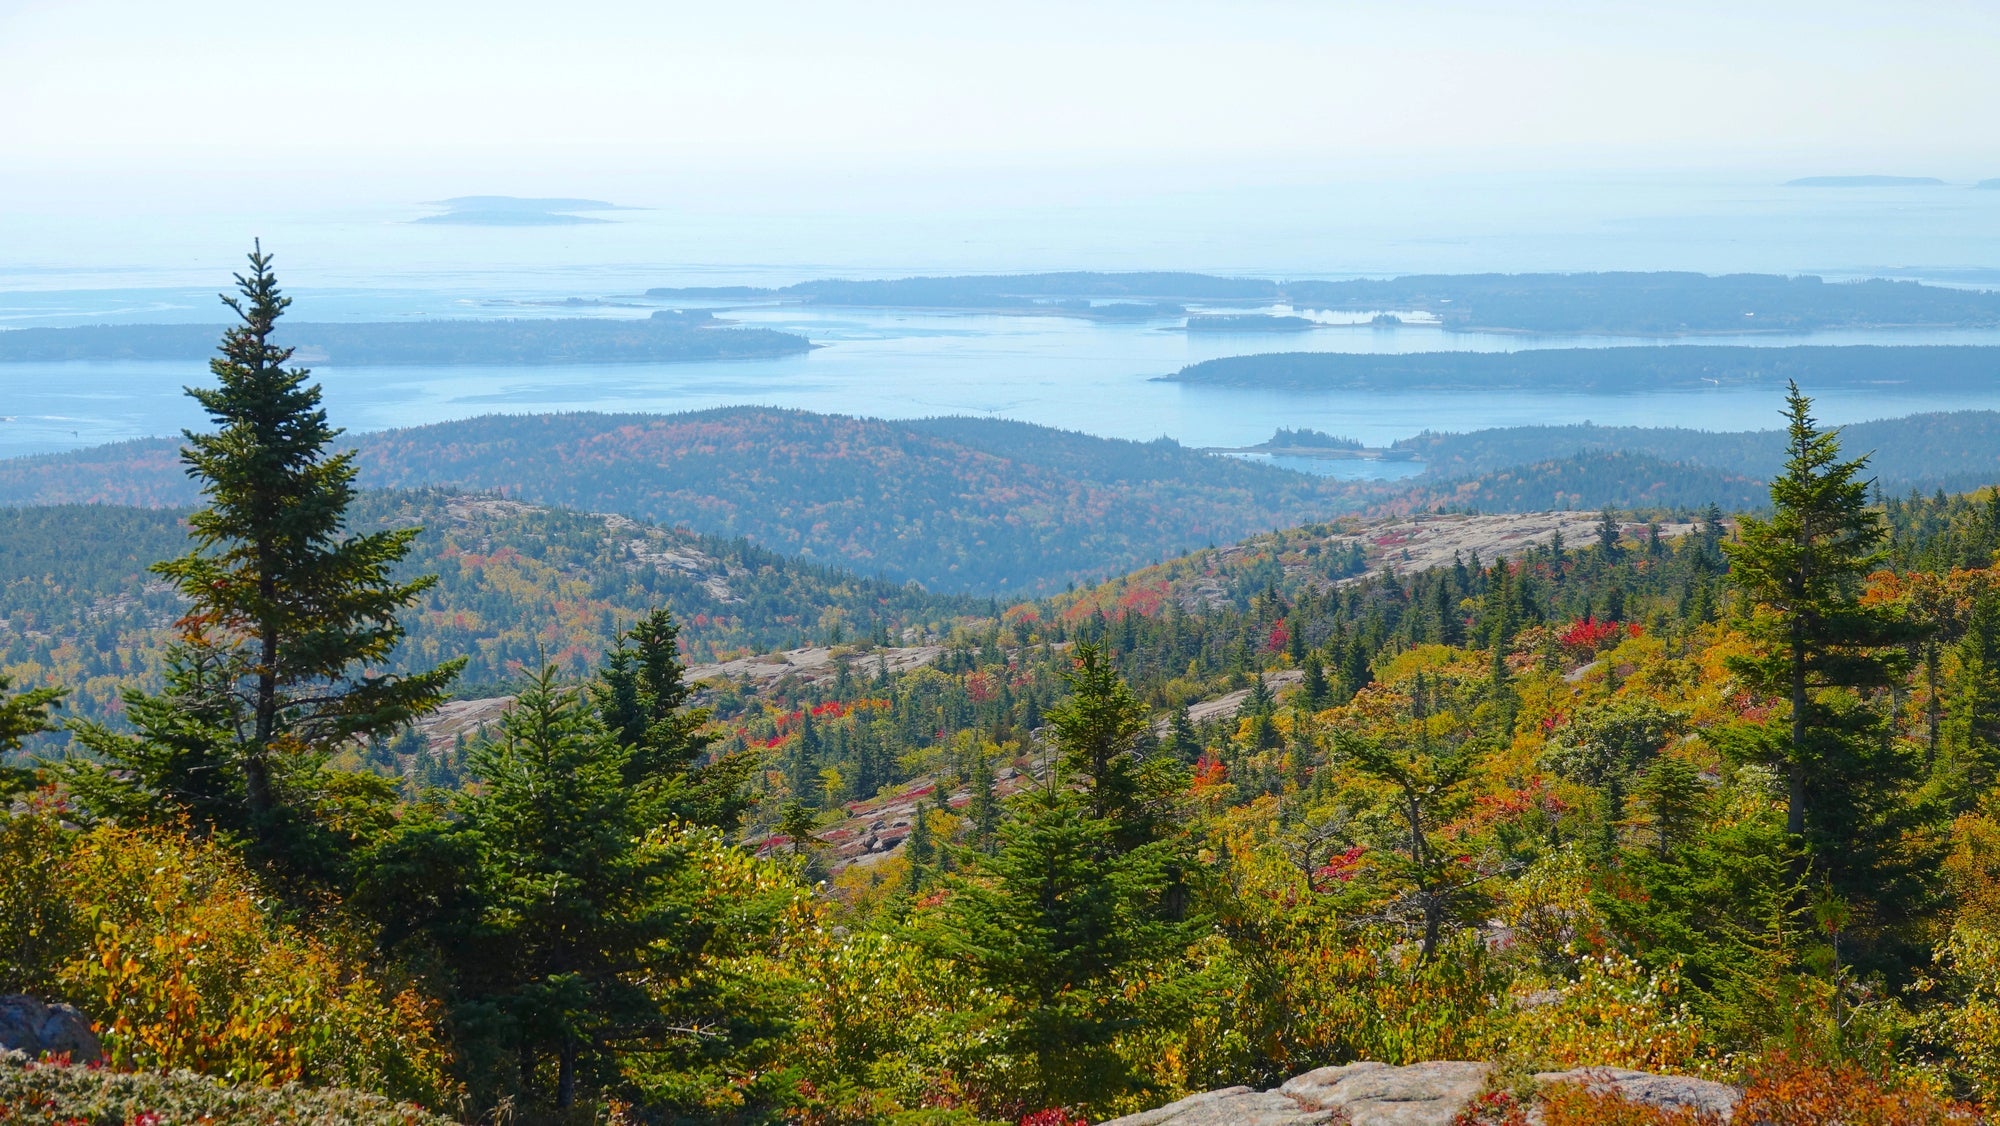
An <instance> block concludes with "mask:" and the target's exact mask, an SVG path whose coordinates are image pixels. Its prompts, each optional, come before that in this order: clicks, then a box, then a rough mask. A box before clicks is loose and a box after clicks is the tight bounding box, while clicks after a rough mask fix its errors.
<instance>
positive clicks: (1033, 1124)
mask: <svg viewBox="0 0 2000 1126" xmlns="http://www.w3.org/2000/svg"><path fill="white" fill-rule="evenodd" d="M1016 1126H1090V1119H1088V1118H1084V1117H1082V1116H1080V1115H1075V1114H1071V1113H1070V1112H1069V1111H1067V1110H1064V1109H1063V1108H1062V1107H1059V1106H1052V1107H1049V1108H1048V1109H1047V1110H1038V1111H1035V1112H1034V1113H1032V1114H1024V1115H1022V1116H1021V1120H1020V1122H1019V1123H1017V1124H1016Z"/></svg>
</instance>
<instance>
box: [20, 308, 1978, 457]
mask: <svg viewBox="0 0 2000 1126" xmlns="http://www.w3.org/2000/svg"><path fill="white" fill-rule="evenodd" d="M738 316H739V319H741V320H743V321H745V322H746V323H756V324H762V325H769V326H771V327H774V328H784V329H788V330H792V331H798V332H803V333H804V334H805V335H807V336H808V337H810V338H811V339H812V340H814V341H816V342H818V343H821V344H823V345H824V347H821V348H818V349H816V350H814V351H813V352H810V353H808V354H806V355H801V356H787V357H782V358H778V359H770V360H732V361H723V362H713V363H693V364H630V365H576V366H547V367H472V366H452V367H419V366H395V367H356V368H340V367H334V366H323V367H320V368H317V369H316V374H317V375H318V376H319V378H320V379H321V381H322V382H323V384H324V386H325V388H326V397H327V403H328V406H329V409H330V410H331V411H332V414H333V417H334V418H335V419H336V420H338V421H339V422H340V423H341V424H342V425H344V426H346V427H347V428H349V429H352V430H375V429H383V428H387V427H393V426H408V425H416V424H421V423H427V422H437V421H443V420H446V419H453V418H464V417H469V416H472V415H478V414H491V413H529V412H539V411H561V410H598V411H679V410H694V409H700V408H705V407H713V406H721V405H729V404H742V403H754V404H763V405H770V406H782V407H798V408H802V409H806V410H813V411H825V412H833V413H845V414H858V415H871V416H875V417H882V418H919V417H924V416H928V415H941V414H968V415H985V416H991V417H999V418H1012V419H1020V420H1024V421H1028V422H1037V423H1042V424H1045V425H1049V426H1060V427H1065V428H1068V429H1074V430H1083V431H1086V432H1089V433H1092V434H1100V435H1105V436H1108V437H1116V438H1134V439H1151V438H1157V437H1160V436H1161V435H1167V436H1170V437H1173V438H1175V439H1177V440H1179V441H1180V442H1182V443H1184V444H1186V445H1194V446H1243V445H1250V444H1253V443H1255V442H1258V441H1262V440H1263V439H1265V438H1268V437H1269V436H1270V435H1271V432H1272V430H1274V429H1276V428H1277V427H1279V426H1287V427H1299V426H1310V427H1312V428H1314V429H1318V430H1324V431H1327V432H1329V433H1335V434H1343V435H1347V436H1350V437H1354V438H1358V439H1361V440H1362V441H1363V442H1365V443H1367V444H1370V445H1378V444H1385V443H1388V442H1391V441H1394V440H1395V439H1397V438H1402V437H1407V436H1409V435H1411V434H1414V433H1417V432H1418V431H1421V430H1425V429H1432V430H1468V429H1479V428H1482V427H1488V426H1509V425H1519V424H1529V423H1562V422H1583V421H1595V422H1599V423H1607V424H1630V425H1650V426H1692V427H1698V428H1704V429H1746V428H1756V427H1762V426H1766V425H1770V424H1772V422H1773V420H1775V419H1776V417H1777V415H1776V411H1777V408H1778V405H1779V403H1778V397H1777V394H1776V393H1775V392H1773V391H1768V390H1745V389H1737V388H1729V389H1720V390H1714V391H1708V390H1703V391H1685V392H1651V393H1645V394H1628V395H1614V394H1558V393H1542V394H1536V393H1523V392H1508V393H1505V394H1495V395H1483V396H1482V395H1466V394H1453V395H1439V394H1436V393H1433V392H1422V393H1408V394H1396V393H1373V394H1355V393H1351V392H1342V393H1339V394H1333V395H1301V394H1296V393H1279V392H1257V391H1245V390H1238V389H1233V388H1206V387H1189V386H1183V385H1181V384H1177V383H1161V382H1155V381H1153V379H1152V377H1153V376H1157V375H1162V374H1165V373H1168V372H1172V371H1175V370H1177V369H1179V368H1180V367H1182V366H1183V365H1185V364H1189V363H1193V362H1195V361H1197V360H1203V359H1209V358H1212V357H1216V356H1226V355H1239V354H1243V353H1248V352H1262V351H1281V350H1298V349H1325V350H1350V351H1409V350H1431V349H1438V348H1453V347H1456V348H1476V349H1503V348H1504V349H1512V348H1523V347H1553V346H1576V345H1621V344H1633V343H1644V341H1634V340H1630V339H1622V338H1619V339H1604V338H1592V337H1520V336H1487V335H1481V334H1462V333H1446V332H1443V331H1442V330H1437V329H1423V328H1401V329H1390V330H1379V331H1378V330H1371V329H1325V330H1319V331H1313V332H1306V333H1280V334H1269V335H1257V336H1235V335H1220V334H1199V335H1196V334H1189V333H1185V332H1180V331H1177V330H1174V329H1172V328H1168V327H1165V326H1164V325H1155V326H1146V325H1126V324H1118V325H1109V324H1094V323H1091V322H1087V321H1081V320H1075V319H1071V318H1064V317H1008V316H952V315H939V314H924V313H910V312H895V311H885V312H862V311H852V310H833V311H826V310H800V309H768V310H761V311H757V312H754V313H747V314H738ZM1805 341H1810V342H1813V343H1841V344H1847V343H1893V342H1909V343H1916V342H1925V343H1984V344H2000V331H1994V332H1948V333H1907V334H1899V333H1881V332H1876V333H1824V334H1814V335H1810V336H1789V337H1746V338H1742V342H1743V343H1750V344H1762V345H1779V344H1791V343H1800V342H1805ZM205 376H206V372H205V371H204V370H203V368H202V367H201V365H199V364H192V363H68V364H5V365H0V416H4V417H5V421H0V455H14V454H21V453H33V452H43V451H49V450H57V449H69V448H74V447H77V446H82V445H95V444H98V443H101V442H106V441H115V440H119V439H123V438H133V437H141V436H146V435H155V434H170V433H173V432H175V431H177V430H178V429H180V428H181V427H184V426H194V425H198V424H199V423H200V418H199V416H198V414H197V413H196V411H195V410H194V409H193V405H192V403H191V402H190V401H189V400H188V399H187V398H186V397H185V395H183V394H182V390H181V389H182V387H183V386H185V385H186V384H188V383H191V382H197V381H199V380H202V379H203V378H205ZM1819 398H1820V412H1821V416H1822V417H1823V418H1825V419H1827V420H1828V421H1830V422H1836V423H1837V422H1849V421H1859V420H1861V419H1865V418H1881V417H1888V416H1893V415H1900V414H1908V413H1910V412H1913V411H1920V410H1951V409H1961V408H1966V407H2000V382H1997V383H1996V387H1995V389H1994V391H1993V392H1992V393H1991V394H1982V395H1976V396H1968V395H1965V394H1953V395H1936V394H1913V393H1910V392H1908V391H1905V390H1902V389H1899V388H1893V387H1884V388H1862V389H1838V390H1829V391H1826V392H1822V393H1820V395H1819ZM1284 463H1285V464H1286V465H1287V466H1288V467H1290V468H1301V469H1306V470H1308V471H1314V472H1326V473H1332V474H1336V475H1342V476H1346V475H1357V476H1361V475H1366V476H1374V475H1378V474H1386V475H1403V474H1407V473H1410V472H1414V471H1415V470H1414V469H1413V468H1411V467H1409V466H1401V465H1391V464H1384V463H1376V462H1365V461H1342V462H1317V463H1316V462H1308V461H1300V460H1298V459H1285V460H1284Z"/></svg>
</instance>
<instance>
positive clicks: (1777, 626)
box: [1725, 384, 1896, 835]
mask: <svg viewBox="0 0 2000 1126" xmlns="http://www.w3.org/2000/svg"><path fill="white" fill-rule="evenodd" d="M1785 403H1786V409H1785V416H1786V433H1787V447H1786V448H1787V451H1788V456H1787V458H1786V461H1785V471H1784V473H1783V474H1781V475H1780V476H1779V477H1778V478H1777V479H1776V480H1775V481H1773V482H1772V483H1771V503H1772V507H1773V509H1774V512H1773V514H1772V516H1771V518H1770V519H1769V520H1759V519H1756V518H1754V517H1745V518H1744V519H1743V521H1742V525H1741V539H1740V541H1739V542H1737V543H1734V544H1728V545H1725V551H1726V552H1727V553H1728V556H1729V559H1730V562H1731V567H1730V579H1731V581H1732V582H1734V583H1735V585H1736V587H1737V588H1738V589H1739V590H1741V591H1742V593H1743V595H1744V597H1745V599H1746V600H1747V601H1748V602H1749V603H1750V604H1751V606H1752V607H1753V608H1754V616H1753V618H1752V622H1751V624H1752V628H1753V631H1754V633H1755V635H1756V636H1757V638H1758V640H1759V641H1761V642H1762V643H1763V645H1764V652H1763V653H1762V655H1760V656H1758V657H1755V658H1746V659H1738V660H1736V661H1735V662H1733V664H1732V667H1733V668H1734V669H1736V671H1738V672H1740V673H1742V674H1744V675H1746V676H1747V677H1749V678H1750V679H1751V680H1752V682H1753V683H1754V684H1756V685H1757V687H1758V688H1759V689H1761V690H1763V691H1765V692H1768V693H1770V694H1772V695H1775V696H1779V697H1781V698H1783V699H1785V700H1786V701H1787V702H1788V703H1789V704H1790V706H1791V737H1790V746H1789V747H1788V748H1787V750H1786V754H1785V761H1784V770H1785V778H1786V815H1785V828H1786V831H1787V832H1790V833H1792V834H1794V835H1801V834H1804V833H1805V832H1806V830H1807V826H1808V821H1809V812H1810V811H1809V805H1810V797H1811V784H1812V782H1813V780H1814V778H1815V776H1816V775H1820V774H1822V773H1823V772H1824V771H1825V769H1826V766H1827V763H1826V761H1825V759H1826V757H1827V755H1826V749H1825V748H1824V747H1822V746H1820V745H1819V744H1818V743H1816V742H1815V740H1814V738H1813V736H1814V734H1815V732H1816V731H1818V730H1824V729H1826V728H1827V727H1828V726H1829V724H1828V723H1827V722H1826V721H1827V720H1828V719H1829V718H1830V717H1829V716H1828V715H1827V714H1826V712H1825V709H1824V708H1821V707H1818V706H1817V705H1818V702H1819V696H1818V694H1819V693H1820V692H1822V691H1823V690H1825V689H1834V688H1871V687H1875V686H1878V685H1884V684H1887V683H1888V682H1889V680H1890V676H1891V671H1892V670H1891V665H1890V663H1889V662H1888V660H1887V659H1886V658H1885V656H1884V655H1883V653H1882V647H1883V646H1885V645H1887V644H1889V643H1890V642H1892V641H1894V640H1896V633H1895V630H1894V623H1893V622H1892V621H1890V620H1888V619H1887V618H1886V616H1885V615H1884V614H1883V613H1882V612H1881V611H1879V610H1874V609H1871V608H1868V607H1864V606H1863V605H1862V603H1861V585H1862V580H1863V579H1864V578H1865V577H1866V576H1867V575H1868V573H1869V571H1871V570H1873V569H1874V567H1875V565H1876V564H1877V563H1878V562H1879V561H1880V560H1881V558H1882V550H1881V549H1882V543H1883V540H1884V537H1885V530H1884V528H1883V525H1882V520H1881V515H1880V514H1879V513H1877V512H1876V511H1875V510H1874V509H1872V508H1870V507H1869V505H1868V482H1867V480H1865V479H1863V478H1862V477H1861V476H1860V474H1861V473H1862V471H1863V470H1864V469H1865V468H1866V466H1867V461H1868V459H1867V458H1866V457H1861V458H1856V459H1853V460H1851V461H1843V460H1841V456H1840V437H1839V432H1838V431H1822V430H1821V429H1819V426H1818V423H1817V422H1816V421H1815V420H1814V419H1813V417H1812V400H1810V399H1808V398H1806V397H1805V396H1804V395H1802V394H1800V393H1799V389H1798V385H1797V384H1792V385H1791V387H1790V390H1789V391H1788V392H1787V393H1786V397H1785Z"/></svg>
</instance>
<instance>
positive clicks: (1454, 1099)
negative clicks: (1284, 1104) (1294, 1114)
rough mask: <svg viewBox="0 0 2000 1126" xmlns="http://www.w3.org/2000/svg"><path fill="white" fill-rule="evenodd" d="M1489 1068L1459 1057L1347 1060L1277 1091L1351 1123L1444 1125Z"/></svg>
mask: <svg viewBox="0 0 2000 1126" xmlns="http://www.w3.org/2000/svg"><path fill="white" fill-rule="evenodd" d="M1492 1072H1493V1065H1492V1064H1489V1063H1473V1062H1465V1061H1459V1060H1435V1061H1432V1062H1429V1063H1413V1064H1409V1065H1408V1066H1405V1067H1390V1066H1388V1065H1386V1064H1379V1063H1365V1062H1364V1063H1350V1064H1345V1065H1343V1066H1340V1067H1322V1068H1320V1069H1318V1070H1317V1071H1308V1072H1306V1073H1305V1074H1304V1075H1300V1076H1296V1077H1294V1078H1292V1079H1288V1080H1286V1081H1285V1085H1284V1086H1282V1087H1279V1088H1278V1093H1279V1094H1281V1095H1284V1096H1286V1097H1287V1098H1290V1099H1291V1100H1292V1101H1294V1102H1296V1103H1298V1104H1299V1105H1300V1106H1305V1107H1313V1108H1317V1109H1324V1110H1337V1111H1340V1112H1341V1113H1342V1114H1343V1115H1345V1116H1346V1120H1347V1121H1348V1122H1350V1123H1352V1124H1353V1126H1448V1124H1449V1123H1450V1122H1451V1120H1452V1117H1453V1116H1454V1115H1456V1114H1457V1113H1458V1112H1459V1111H1461V1110H1463V1109H1465V1106H1466V1104H1467V1103H1470V1102H1471V1101H1472V1099H1473V1097H1474V1096H1476V1095H1478V1094H1479V1092H1480V1091H1481V1090H1482V1089H1484V1088H1485V1086H1486V1077H1487V1076H1488V1075H1491V1074H1492Z"/></svg>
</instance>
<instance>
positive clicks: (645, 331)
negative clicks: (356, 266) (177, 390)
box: [0, 310, 813, 365]
mask: <svg viewBox="0 0 2000 1126" xmlns="http://www.w3.org/2000/svg"><path fill="white" fill-rule="evenodd" d="M720 325H721V322H719V321H717V320H716V319H715V317H714V315H713V314H710V313H706V312H691V313H684V312H678V311H669V310H661V311H659V312H657V313H655V314H653V316H651V317H649V318H632V317H589V318H584V317H538V318H522V319H518V320H517V319H506V320H500V319H495V320H435V321H396V322H386V323H363V324H311V323H300V324H287V325H285V326H284V328H283V329H282V330H281V331H280V333H279V342H280V343H282V344H286V345H289V346H292V347H295V348H297V349H298V355H297V358H298V359H299V360H300V361H301V362H305V363H326V364H336V365H338V364H354V365H376V364H496V365H498V364H610V363H676V362H687V361H697V360H736V359H762V358H767V357H772V356H790V355H797V354H799V353H801V352H806V351H810V350H811V349H812V347H813V344H812V342H811V341H808V340H807V339H806V338H805V337H803V336H796V335H794V334H792V333H788V332H776V331H773V330H771V329H763V328H725V327H719V326H720ZM221 334H222V326H221V325H198V324H196V325H180V324H137V325H86V326H83V327H79V328H24V329H15V330H13V331H10V332H0V363H9V362H13V363H25V362H44V363H46V362H63V361H71V360H200V359H203V358H206V357H207V356H209V355H212V354H213V353H214V351H215V341H216V339H217V338H218V337H219V336H221Z"/></svg>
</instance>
